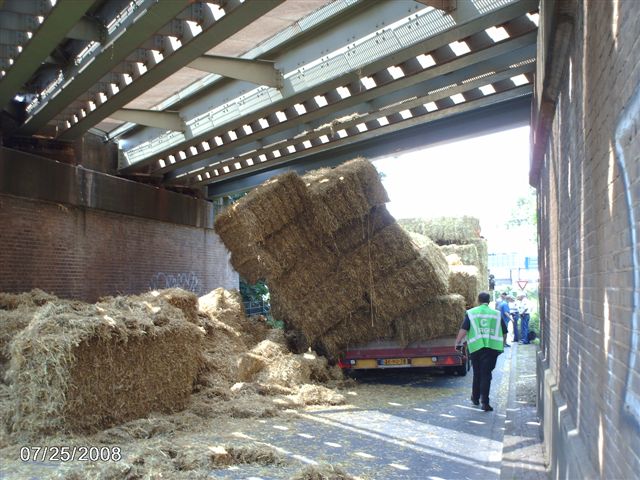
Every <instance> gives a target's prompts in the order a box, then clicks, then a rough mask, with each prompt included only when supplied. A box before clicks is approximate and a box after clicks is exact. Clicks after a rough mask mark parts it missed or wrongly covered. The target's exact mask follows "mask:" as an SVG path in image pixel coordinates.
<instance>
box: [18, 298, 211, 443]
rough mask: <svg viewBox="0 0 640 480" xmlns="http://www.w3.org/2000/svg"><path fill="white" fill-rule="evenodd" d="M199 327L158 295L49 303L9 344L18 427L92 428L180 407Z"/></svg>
mask: <svg viewBox="0 0 640 480" xmlns="http://www.w3.org/2000/svg"><path fill="white" fill-rule="evenodd" d="M201 340H202V331H201V329H200V328H198V327H197V326H195V325H193V324H191V323H189V322H187V321H186V320H185V318H184V314H183V313H182V312H181V311H180V310H178V309H177V308H175V307H173V306H171V305H169V304H168V303H166V302H164V301H162V300H158V297H153V296H151V295H145V296H141V297H134V296H132V297H116V298H111V299H107V300H105V301H103V302H100V303H97V304H95V305H88V304H84V303H81V302H73V303H71V302H65V303H48V304H46V305H45V306H43V307H42V308H41V309H40V310H39V311H38V312H37V313H36V315H35V317H34V319H33V321H32V322H31V323H30V324H29V326H28V327H27V328H26V329H24V330H23V331H22V332H20V333H19V334H18V335H17V336H16V337H15V339H14V341H13V343H12V345H11V362H10V369H9V372H8V374H7V375H8V377H9V379H10V381H11V395H12V397H13V398H14V400H15V403H16V408H15V413H14V416H13V431H14V432H15V431H20V432H37V433H51V432H62V431H66V430H71V431H94V430H96V429H100V428H105V427H108V426H111V425H115V424H118V423H121V422H124V421H127V420H130V419H133V418H138V417H141V416H144V415H147V414H148V413H149V412H151V411H161V412H162V411H164V412H173V411H176V410H179V409H181V408H183V407H184V406H185V405H186V403H187V401H188V399H189V395H190V394H191V390H192V386H193V382H194V379H195V376H196V372H197V371H198V368H199V366H200V355H201V350H200V348H201Z"/></svg>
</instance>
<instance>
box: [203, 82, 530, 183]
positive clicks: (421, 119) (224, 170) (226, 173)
mask: <svg viewBox="0 0 640 480" xmlns="http://www.w3.org/2000/svg"><path fill="white" fill-rule="evenodd" d="M531 91H532V88H531V84H529V85H523V86H520V87H515V88H513V89H510V90H506V91H504V92H500V93H495V94H492V95H487V96H485V97H482V98H479V99H476V100H471V101H468V102H464V103H461V104H458V105H454V106H450V107H446V108H442V109H438V110H436V111H433V112H429V113H426V114H423V115H419V116H414V117H410V118H407V119H406V120H399V121H397V122H395V123H393V124H389V125H386V126H380V125H375V126H373V125H372V128H371V129H370V130H366V131H363V132H360V131H358V130H357V129H356V128H355V127H356V125H357V124H356V122H353V123H352V124H351V125H349V124H344V125H338V126H337V127H336V128H339V129H340V130H347V129H349V130H351V134H350V135H349V136H347V137H344V138H340V137H338V136H335V135H334V136H333V138H332V139H331V138H330V136H331V135H332V133H331V132H330V128H327V129H326V131H324V132H315V134H316V135H317V134H324V135H325V136H326V137H328V138H329V140H328V142H327V143H322V142H316V144H315V145H313V144H312V145H311V146H310V148H300V149H299V150H297V149H296V150H293V151H292V152H288V150H287V148H288V147H289V146H293V147H294V148H295V147H298V148H299V146H300V145H302V142H304V141H309V142H310V141H311V140H310V139H311V138H313V139H318V138H319V136H314V137H311V136H310V137H308V138H301V139H296V140H295V141H292V142H283V144H282V145H277V146H276V148H277V149H278V151H279V152H282V153H281V154H280V156H278V157H274V156H273V155H270V158H267V159H266V160H265V161H264V162H260V160H258V158H259V157H258V155H261V154H265V155H266V154H271V152H272V151H273V149H274V148H273V147H272V148H270V149H268V150H265V151H264V152H260V151H258V152H257V154H258V155H255V154H254V155H252V158H254V159H256V160H255V162H256V163H252V164H248V165H247V164H245V165H243V166H242V168H235V167H234V165H238V164H240V163H241V162H242V161H243V160H246V159H234V160H231V161H229V162H225V163H223V164H220V165H215V166H214V167H212V168H211V169H209V170H207V171H205V172H202V173H199V174H198V177H197V178H198V181H197V182H195V183H193V184H192V185H191V186H202V185H207V184H210V183H215V182H216V181H223V180H224V179H226V178H227V177H231V178H233V177H234V176H240V175H245V174H250V173H252V172H256V171H260V170H264V169H266V168H273V166H277V165H282V164H287V163H290V162H293V161H295V160H297V159H299V158H304V157H306V156H308V155H313V154H314V153H318V152H324V151H329V150H333V149H336V148H340V147H343V146H345V145H351V144H356V143H359V142H362V141H366V140H367V139H369V138H375V137H377V136H380V135H385V134H388V133H392V132H398V131H400V130H404V129H406V128H409V127H412V126H414V125H420V124H423V123H430V122H433V121H436V120H440V119H442V118H447V117H449V116H451V115H457V114H459V113H464V112H470V111H473V110H476V109H479V108H484V107H487V106H490V105H493V104H496V103H501V102H504V101H508V100H511V99H514V98H518V97H521V96H525V95H530V94H531ZM442 98H446V97H442ZM356 121H357V120H356ZM362 123H363V122H361V123H360V124H362ZM364 124H365V125H366V124H367V121H366V120H365V122H364ZM369 125H371V124H369ZM206 172H209V174H208V175H207V173H206ZM216 172H217V175H216Z"/></svg>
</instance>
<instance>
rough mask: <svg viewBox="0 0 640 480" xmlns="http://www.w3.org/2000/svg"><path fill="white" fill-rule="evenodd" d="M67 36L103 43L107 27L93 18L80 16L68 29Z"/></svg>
mask: <svg viewBox="0 0 640 480" xmlns="http://www.w3.org/2000/svg"><path fill="white" fill-rule="evenodd" d="M67 38H73V39H75V40H86V41H93V42H100V43H103V42H104V41H105V40H106V38H107V27H105V26H104V25H103V24H102V23H100V22H99V21H98V20H96V19H95V18H91V17H82V18H81V19H80V20H78V23H76V24H75V25H74V26H73V28H72V29H71V30H69V33H67Z"/></svg>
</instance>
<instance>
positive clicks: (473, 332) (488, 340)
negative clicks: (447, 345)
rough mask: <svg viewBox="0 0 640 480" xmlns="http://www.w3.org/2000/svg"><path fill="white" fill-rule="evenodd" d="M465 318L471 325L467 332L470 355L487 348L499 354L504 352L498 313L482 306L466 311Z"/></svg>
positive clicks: (486, 306)
mask: <svg viewBox="0 0 640 480" xmlns="http://www.w3.org/2000/svg"><path fill="white" fill-rule="evenodd" d="M467 316H468V317H469V322H470V324H471V325H470V328H469V331H468V332H467V346H468V348H469V352H470V353H473V352H475V351H477V350H480V349H481V348H487V347H488V348H492V349H494V350H498V351H500V352H502V351H503V350H504V344H503V339H502V324H501V322H500V312H497V311H495V310H494V309H493V308H489V306H488V305H484V304H483V305H479V306H477V307H475V308H472V309H470V310H467Z"/></svg>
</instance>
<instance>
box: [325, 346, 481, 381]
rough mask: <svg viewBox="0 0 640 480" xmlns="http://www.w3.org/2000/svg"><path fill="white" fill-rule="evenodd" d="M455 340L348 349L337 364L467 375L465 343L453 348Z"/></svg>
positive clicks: (347, 368) (468, 364)
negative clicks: (438, 371)
mask: <svg viewBox="0 0 640 480" xmlns="http://www.w3.org/2000/svg"><path fill="white" fill-rule="evenodd" d="M454 343H455V337H443V338H436V339H433V340H428V341H422V342H415V343H411V344H409V345H407V346H406V347H402V346H400V344H399V343H398V342H395V341H379V342H371V343H368V344H366V345H358V346H354V347H348V348H347V349H346V350H345V351H344V352H343V354H342V355H341V356H340V359H339V361H338V365H339V366H340V368H342V369H343V370H345V371H356V370H373V369H387V368H433V369H444V370H445V372H447V373H451V374H457V375H460V376H464V375H466V374H467V372H468V371H469V368H470V367H471V362H470V360H469V354H468V351H467V345H466V343H465V344H464V345H463V347H462V349H460V350H456V348H455V347H454Z"/></svg>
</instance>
